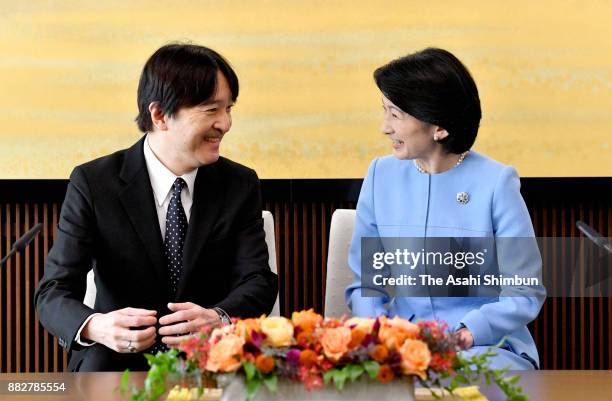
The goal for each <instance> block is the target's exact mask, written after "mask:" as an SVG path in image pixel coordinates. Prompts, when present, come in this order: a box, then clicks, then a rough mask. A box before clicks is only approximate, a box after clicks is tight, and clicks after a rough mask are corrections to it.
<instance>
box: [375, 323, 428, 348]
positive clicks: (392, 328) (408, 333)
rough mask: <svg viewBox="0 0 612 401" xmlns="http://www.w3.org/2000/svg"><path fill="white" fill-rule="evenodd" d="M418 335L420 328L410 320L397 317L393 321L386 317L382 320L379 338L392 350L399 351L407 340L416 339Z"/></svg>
mask: <svg viewBox="0 0 612 401" xmlns="http://www.w3.org/2000/svg"><path fill="white" fill-rule="evenodd" d="M418 334H419V326H417V325H416V324H414V323H410V322H409V321H408V320H404V319H401V318H399V317H397V316H396V317H394V318H393V319H388V318H387V317H385V316H383V317H381V318H380V329H379V330H378V338H379V339H380V341H381V342H382V343H383V344H384V345H385V346H386V347H387V348H389V349H390V350H396V349H398V348H399V347H400V346H401V345H402V344H403V343H404V341H405V340H406V339H407V338H416V337H417V335H418Z"/></svg>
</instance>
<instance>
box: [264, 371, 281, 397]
mask: <svg viewBox="0 0 612 401" xmlns="http://www.w3.org/2000/svg"><path fill="white" fill-rule="evenodd" d="M263 382H264V384H265V385H266V387H267V388H268V391H269V392H271V393H273V394H274V393H276V391H277V390H278V377H277V376H276V375H275V374H270V375H268V376H266V377H264V380H263Z"/></svg>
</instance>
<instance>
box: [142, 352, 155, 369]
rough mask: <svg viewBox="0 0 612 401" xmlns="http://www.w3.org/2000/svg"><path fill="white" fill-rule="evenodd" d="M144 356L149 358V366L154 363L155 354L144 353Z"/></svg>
mask: <svg viewBox="0 0 612 401" xmlns="http://www.w3.org/2000/svg"><path fill="white" fill-rule="evenodd" d="M144 357H145V358H146V359H147V362H148V363H149V366H151V365H153V364H154V363H155V355H153V354H144Z"/></svg>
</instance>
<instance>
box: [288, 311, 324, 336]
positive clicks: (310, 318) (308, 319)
mask: <svg viewBox="0 0 612 401" xmlns="http://www.w3.org/2000/svg"><path fill="white" fill-rule="evenodd" d="M291 321H292V322H293V325H294V326H295V327H299V328H300V329H302V330H303V331H313V330H314V329H315V328H316V327H317V325H318V324H319V323H321V322H322V321H323V316H321V315H319V314H318V313H315V311H314V309H308V310H306V311H302V312H293V314H292V315H291Z"/></svg>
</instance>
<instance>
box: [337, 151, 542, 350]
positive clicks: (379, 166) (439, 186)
mask: <svg viewBox="0 0 612 401" xmlns="http://www.w3.org/2000/svg"><path fill="white" fill-rule="evenodd" d="M519 189H520V181H519V178H518V175H517V173H516V170H515V169H514V168H512V167H509V166H505V165H503V164H501V163H498V162H496V161H494V160H492V159H490V158H488V157H486V156H483V155H481V154H479V153H477V152H474V151H471V152H470V153H469V155H468V156H467V157H466V158H465V160H464V161H463V162H462V163H461V164H460V165H459V166H456V167H454V168H452V169H450V170H447V171H445V172H443V173H440V174H433V175H429V174H424V173H420V172H419V171H418V170H417V169H416V167H415V166H414V163H413V162H412V161H411V160H399V159H397V158H395V157H394V156H386V157H382V158H378V159H375V160H374V161H373V162H372V163H371V164H370V167H369V169H368V174H367V177H366V178H365V180H364V182H363V186H362V188H361V194H360V195H359V201H358V203H357V218H356V221H355V231H354V233H353V239H352V243H351V248H350V252H349V265H350V267H351V269H352V270H353V272H354V273H355V276H356V280H355V281H354V282H353V284H351V285H350V286H349V287H348V288H347V290H346V300H347V303H348V305H349V307H350V308H351V309H352V312H353V315H355V316H379V315H388V316H395V315H399V316H400V317H402V318H405V319H409V318H410V317H412V316H413V315H414V317H415V320H420V319H438V320H444V321H446V322H447V323H448V325H449V327H451V328H454V329H457V328H458V327H460V326H461V325H465V326H466V327H467V328H468V329H469V330H470V331H471V332H472V335H473V336H474V345H475V348H477V347H478V346H488V345H494V344H496V343H498V342H499V340H500V339H501V338H502V337H504V336H507V344H506V347H507V349H508V350H509V351H510V352H513V353H514V354H516V355H521V354H523V353H525V354H527V355H528V356H529V357H530V358H532V359H533V360H535V361H539V358H538V352H537V349H536V347H535V344H534V341H533V338H532V337H531V334H530V333H529V331H528V330H527V327H526V325H527V323H529V322H531V321H532V320H534V319H535V318H536V317H537V315H538V313H539V311H540V308H541V306H542V304H543V303H544V300H545V297H546V295H545V294H546V292H545V289H544V288H543V287H539V288H537V290H536V291H535V292H534V291H533V289H532V290H531V292H530V294H531V296H525V297H517V296H513V297H509V296H503V295H504V292H503V291H502V293H501V295H502V296H500V297H495V298H490V297H489V298H484V297H455V298H451V297H437V298H433V297H419V298H417V297H396V298H390V297H388V296H381V297H375V298H372V297H362V296H361V265H360V261H361V238H362V237H495V238H498V237H533V236H534V232H533V226H532V224H531V219H530V217H529V213H528V211H527V207H526V206H525V202H524V201H523V198H522V196H521V194H520V191H519ZM459 192H467V193H468V195H469V201H468V202H467V203H466V204H462V203H459V202H458V201H457V193H459ZM512 256H513V258H512V263H513V264H518V266H519V268H522V267H524V268H525V269H529V270H530V271H537V272H541V259H540V256H539V253H538V252H537V251H536V252H535V256H534V252H520V250H517V252H516V253H515V254H514V255H512ZM501 263H503V261H500V264H501Z"/></svg>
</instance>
